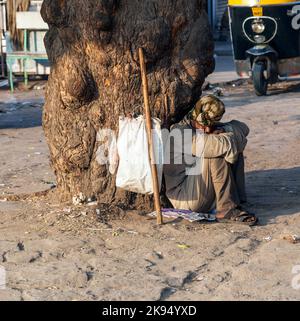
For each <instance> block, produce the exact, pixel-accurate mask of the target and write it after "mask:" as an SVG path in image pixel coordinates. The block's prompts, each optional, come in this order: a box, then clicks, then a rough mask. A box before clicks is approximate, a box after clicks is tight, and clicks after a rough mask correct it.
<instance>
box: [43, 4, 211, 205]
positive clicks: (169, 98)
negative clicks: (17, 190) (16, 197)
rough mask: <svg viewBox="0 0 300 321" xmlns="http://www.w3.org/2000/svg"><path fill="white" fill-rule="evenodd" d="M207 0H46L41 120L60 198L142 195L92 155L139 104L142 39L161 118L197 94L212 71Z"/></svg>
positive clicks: (176, 113)
mask: <svg viewBox="0 0 300 321" xmlns="http://www.w3.org/2000/svg"><path fill="white" fill-rule="evenodd" d="M205 3H206V1H205V0H143V1H141V0H44V2H43V7H42V16H43V19H44V20H45V21H46V22H47V23H48V24H49V27H50V29H49V31H48V33H47V35H46V38H45V44H46V48H47V52H48V55H49V58H50V61H51V64H52V71H51V75H50V77H49V82H48V86H47V92H46V103H45V107H44V117H43V124H44V130H45V134H46V137H47V141H48V144H49V147H50V152H51V162H52V166H53V169H54V171H55V174H56V177H57V183H58V190H59V195H60V196H61V198H62V199H63V200H67V199H70V198H71V197H72V196H73V195H76V194H78V193H79V192H82V193H83V194H84V195H86V196H87V197H92V196H97V197H98V199H99V200H100V202H103V203H105V202H117V201H118V202H119V201H121V202H124V203H125V204H126V205H133V204H135V205H136V204H143V203H147V198H145V197H142V196H137V195H133V194H130V193H126V192H122V191H116V189H115V181H114V177H112V176H111V175H110V174H109V172H108V169H107V166H101V165H99V164H98V162H97V161H96V156H95V155H96V151H97V149H98V147H99V144H100V143H101V142H97V140H96V135H97V132H98V130H99V129H101V128H110V129H113V130H117V125H118V118H119V116H120V115H124V114H126V113H132V114H136V115H138V114H140V113H141V112H142V111H143V108H142V106H143V98H142V91H141V77H140V69H139V62H138V50H137V49H138V48H139V47H142V48H144V51H145V55H146V60H147V68H148V72H149V75H148V77H149V87H150V96H151V103H152V110H153V115H155V116H157V117H159V118H160V119H161V120H162V121H163V124H164V125H165V126H169V125H170V124H171V123H173V122H175V121H177V120H179V119H181V118H182V116H183V115H184V114H185V113H186V112H187V111H188V110H190V109H191V108H192V106H193V104H194V103H195V102H196V100H197V99H198V98H199V96H200V95H201V86H202V84H203V82H204V79H205V77H206V76H207V75H208V74H209V73H211V72H212V71H213V68H214V59H213V40H212V34H211V31H210V28H209V23H208V18H207V15H206V12H205Z"/></svg>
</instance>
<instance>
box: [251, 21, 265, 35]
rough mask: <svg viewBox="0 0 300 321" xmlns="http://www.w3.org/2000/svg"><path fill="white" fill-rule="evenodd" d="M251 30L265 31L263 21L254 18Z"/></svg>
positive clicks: (256, 31)
mask: <svg viewBox="0 0 300 321" xmlns="http://www.w3.org/2000/svg"><path fill="white" fill-rule="evenodd" d="M251 27H252V30H253V32H255V33H263V32H264V31H265V28H266V27H265V24H264V23H263V21H262V20H255V21H253V23H252V25H251Z"/></svg>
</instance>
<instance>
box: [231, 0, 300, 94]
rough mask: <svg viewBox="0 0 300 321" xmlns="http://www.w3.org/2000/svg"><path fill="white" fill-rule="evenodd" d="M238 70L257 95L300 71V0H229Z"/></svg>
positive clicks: (265, 92) (264, 92)
mask: <svg viewBox="0 0 300 321" xmlns="http://www.w3.org/2000/svg"><path fill="white" fill-rule="evenodd" d="M228 4H229V21H230V28H231V37H232V43H233V52H234V59H235V64H236V70H237V73H238V75H239V76H240V77H242V78H245V77H251V78H252V80H253V85H254V89H255V92H256V94H257V95H259V96H262V95H266V94H267V89H268V84H272V83H275V82H277V81H278V80H280V78H284V77H291V76H295V75H299V74H300V1H296V0H229V2H228Z"/></svg>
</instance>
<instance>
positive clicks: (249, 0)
mask: <svg viewBox="0 0 300 321" xmlns="http://www.w3.org/2000/svg"><path fill="white" fill-rule="evenodd" d="M292 2H299V0H228V4H229V5H230V6H249V7H254V6H264V5H272V4H274V5H278V4H286V3H292Z"/></svg>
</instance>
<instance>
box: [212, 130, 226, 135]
mask: <svg viewBox="0 0 300 321" xmlns="http://www.w3.org/2000/svg"><path fill="white" fill-rule="evenodd" d="M224 133H225V129H224V128H217V129H214V131H213V132H212V134H214V135H220V134H224Z"/></svg>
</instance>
